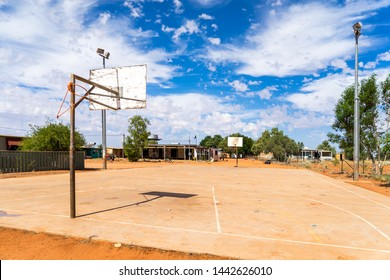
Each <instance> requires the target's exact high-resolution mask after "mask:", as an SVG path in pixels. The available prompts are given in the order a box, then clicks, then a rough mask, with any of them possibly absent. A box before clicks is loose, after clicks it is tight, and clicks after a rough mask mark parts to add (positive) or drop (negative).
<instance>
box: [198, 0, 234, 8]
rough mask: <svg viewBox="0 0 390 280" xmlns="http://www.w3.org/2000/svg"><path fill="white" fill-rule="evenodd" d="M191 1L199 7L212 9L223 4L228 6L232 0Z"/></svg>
mask: <svg viewBox="0 0 390 280" xmlns="http://www.w3.org/2000/svg"><path fill="white" fill-rule="evenodd" d="M191 1H192V2H194V3H195V4H197V5H200V6H201V7H204V8H211V7H214V6H218V5H221V4H223V5H226V4H228V3H229V2H230V1H231V0H191Z"/></svg>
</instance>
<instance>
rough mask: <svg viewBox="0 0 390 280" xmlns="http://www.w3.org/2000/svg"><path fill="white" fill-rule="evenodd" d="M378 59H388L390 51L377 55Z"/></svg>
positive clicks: (389, 59) (389, 58)
mask: <svg viewBox="0 0 390 280" xmlns="http://www.w3.org/2000/svg"><path fill="white" fill-rule="evenodd" d="M378 60H383V61H390V51H387V52H385V53H381V54H379V55H378Z"/></svg>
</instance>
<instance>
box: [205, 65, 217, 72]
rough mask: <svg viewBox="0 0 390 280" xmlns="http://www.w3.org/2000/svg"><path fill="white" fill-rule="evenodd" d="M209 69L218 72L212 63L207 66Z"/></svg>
mask: <svg viewBox="0 0 390 280" xmlns="http://www.w3.org/2000/svg"><path fill="white" fill-rule="evenodd" d="M207 69H209V70H210V71H211V72H215V71H217V68H216V67H215V65H213V64H212V63H209V64H208V65H207Z"/></svg>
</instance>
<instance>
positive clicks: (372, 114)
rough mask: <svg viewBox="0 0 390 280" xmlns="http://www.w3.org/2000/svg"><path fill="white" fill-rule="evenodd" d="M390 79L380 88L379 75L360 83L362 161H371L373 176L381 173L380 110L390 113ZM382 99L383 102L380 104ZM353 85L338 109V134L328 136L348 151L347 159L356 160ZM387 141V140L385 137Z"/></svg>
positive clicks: (334, 124)
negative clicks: (389, 107)
mask: <svg viewBox="0 0 390 280" xmlns="http://www.w3.org/2000/svg"><path fill="white" fill-rule="evenodd" d="M389 78H390V75H389V77H388V78H387V79H386V81H385V82H383V83H381V84H380V85H378V84H377V80H376V76H375V75H372V76H370V77H369V78H368V79H365V80H363V81H362V82H361V85H360V87H359V88H360V90H359V99H360V144H361V145H360V152H361V153H360V158H362V159H364V158H366V157H368V158H370V159H371V161H372V169H373V173H375V174H377V172H378V171H379V172H380V170H381V168H379V169H378V168H376V158H377V157H378V158H379V155H380V150H381V141H380V139H381V137H380V135H382V134H383V133H382V132H381V131H380V122H379V121H380V119H379V116H380V115H379V110H380V109H381V108H382V109H383V108H385V109H384V110H388V104H386V102H388V101H389V94H388V93H389V92H388V87H389V85H388V83H389ZM381 100H382V102H381ZM353 122H354V86H350V87H348V88H346V89H345V90H344V92H343V94H342V95H341V98H340V100H339V101H338V102H337V104H336V107H335V122H334V123H333V125H332V128H333V129H334V130H335V133H329V134H328V138H329V141H330V142H333V143H338V144H339V147H340V148H341V149H343V150H344V151H345V155H346V158H348V159H350V160H351V159H353V147H354V144H353V136H354V124H353ZM384 139H387V137H385V138H384ZM382 145H383V143H382Z"/></svg>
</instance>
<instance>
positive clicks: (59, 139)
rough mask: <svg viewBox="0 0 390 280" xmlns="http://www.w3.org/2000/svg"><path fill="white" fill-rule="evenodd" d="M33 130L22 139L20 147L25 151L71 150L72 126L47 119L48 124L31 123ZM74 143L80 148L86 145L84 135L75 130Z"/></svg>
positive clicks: (77, 148) (76, 147)
mask: <svg viewBox="0 0 390 280" xmlns="http://www.w3.org/2000/svg"><path fill="white" fill-rule="evenodd" d="M30 129H31V131H30V132H29V134H28V135H27V136H26V138H25V139H24V140H23V141H22V145H21V147H20V149H21V150H25V151H69V147H70V126H69V125H64V124H62V123H52V122H50V121H49V120H48V121H46V125H44V126H37V125H30ZM74 136H75V140H74V145H75V149H76V150H80V149H81V147H82V146H84V145H85V143H86V142H85V138H84V136H83V135H82V134H81V133H79V132H78V131H75V135H74Z"/></svg>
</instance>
